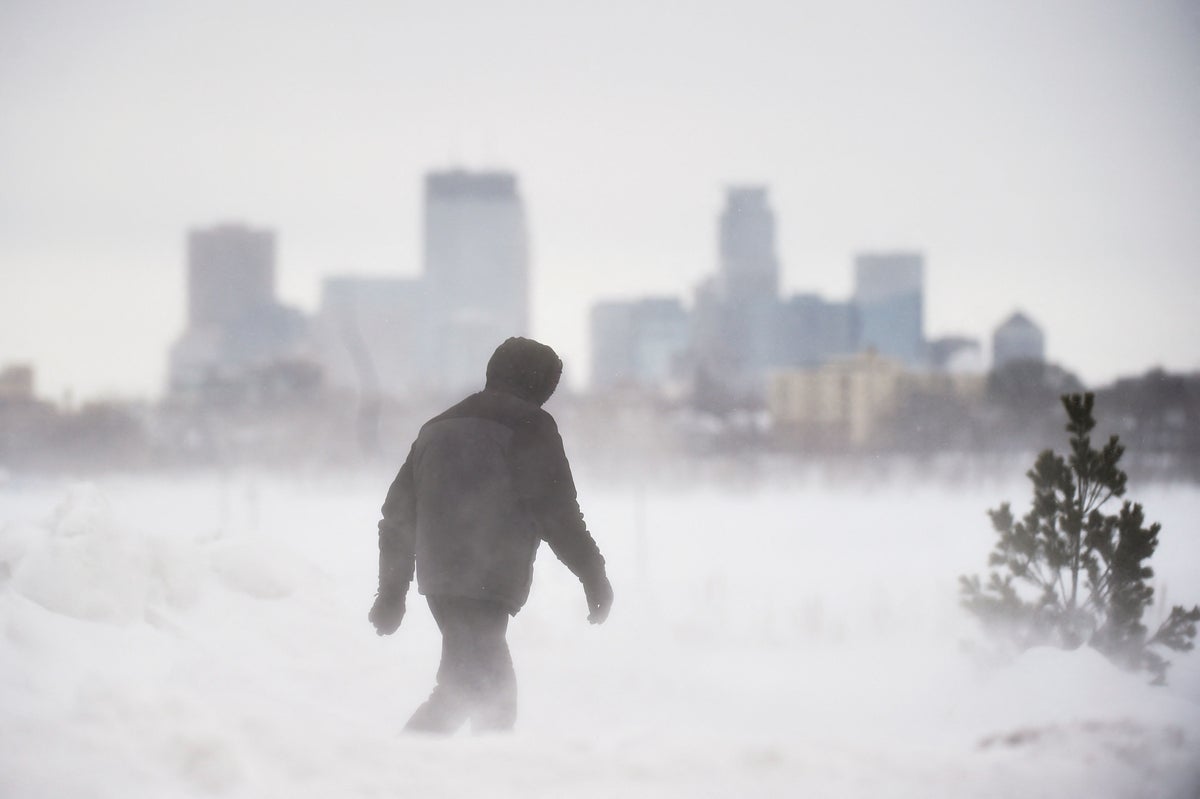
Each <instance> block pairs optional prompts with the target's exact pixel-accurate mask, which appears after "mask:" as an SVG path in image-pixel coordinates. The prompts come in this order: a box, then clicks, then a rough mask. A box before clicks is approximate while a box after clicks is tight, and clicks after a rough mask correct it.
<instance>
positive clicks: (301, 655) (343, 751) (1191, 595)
mask: <svg viewBox="0 0 1200 799" xmlns="http://www.w3.org/2000/svg"><path fill="white" fill-rule="evenodd" d="M389 477H390V475H389V474H380V475H378V476H377V477H376V478H374V479H368V478H362V477H358V478H343V479H332V478H329V477H324V478H315V477H309V478H304V479H290V480H284V479H282V478H277V477H275V478H272V477H265V476H254V475H247V474H242V475H234V476H227V477H223V478H219V477H211V478H203V477H192V478H188V479H179V480H165V479H164V480H147V479H132V478H124V479H122V478H112V479H103V480H100V481H97V482H96V483H92V484H76V485H70V484H66V483H61V484H60V483H48V482H40V483H21V482H18V481H15V480H13V481H10V482H9V483H8V484H7V485H3V486H0V796H3V797H21V798H23V799H36V798H37V797H47V798H49V797H53V798H54V799H61V798H62V797H120V798H121V799H131V798H133V797H156V798H157V797H188V796H210V795H220V796H233V797H256V798H257V797H289V798H290V797H322V799H324V798H326V797H371V796H380V797H382V796H388V797H395V796H412V797H439V796H446V797H456V796H488V797H504V796H514V797H522V799H527V798H528V797H542V796H544V797H615V796H621V797H630V796H633V797H637V796H644V797H669V796H679V797H760V796H787V797H793V796H830V797H834V796H837V797H842V796H850V797H853V796H864V797H879V796H888V797H892V796H913V797H938V796H946V797H968V796H969V797H988V796H997V797H1009V796H1011V797H1022V798H1023V799H1024V798H1027V797H1039V796H1046V797H1056V798H1058V797H1067V796H1099V797H1138V796H1144V797H1173V796H1177V797H1195V796H1198V795H1200V793H1198V792H1200V756H1198V754H1197V753H1200V712H1198V710H1200V659H1198V658H1197V657H1196V655H1195V654H1194V653H1193V654H1190V655H1187V656H1175V657H1174V658H1173V660H1174V661H1175V665H1174V667H1173V669H1172V671H1171V674H1170V680H1171V682H1170V685H1169V686H1168V687H1166V688H1153V687H1150V686H1148V685H1146V683H1145V679H1144V678H1143V677H1138V676H1134V675H1129V674H1126V673H1123V672H1120V671H1118V670H1116V669H1114V668H1113V667H1112V666H1110V665H1109V664H1108V663H1107V662H1106V661H1105V660H1104V659H1103V658H1101V657H1100V656H1099V655H1097V654H1096V653H1094V652H1092V651H1089V650H1081V651H1076V652H1060V651H1056V650H1034V651H1030V652H1027V653H1025V654H1024V655H1022V656H1021V657H1019V658H1017V659H1015V660H1011V661H1009V662H1005V663H999V664H997V663H995V662H990V661H987V660H985V659H983V658H982V657H981V656H980V655H979V653H978V651H977V650H975V649H972V647H971V645H970V644H971V642H973V641H975V640H976V633H975V630H974V627H973V625H972V623H971V620H970V619H969V618H967V617H966V616H965V615H964V614H963V612H962V611H960V610H959V608H958V605H957V576H958V575H959V574H961V573H964V572H979V571H982V569H983V567H984V564H985V562H986V555H987V551H988V549H989V548H990V546H991V541H992V534H991V532H990V528H989V526H988V523H987V519H986V517H985V515H984V510H985V509H986V508H989V507H994V506H995V505H997V504H998V503H999V502H1000V501H1001V500H1003V499H1011V500H1013V501H1014V505H1015V507H1017V508H1023V507H1024V506H1025V503H1026V501H1027V488H1026V486H1025V485H1024V484H1023V483H1022V482H1021V481H1019V480H1015V481H1014V482H1013V483H1012V484H1010V485H1005V486H996V485H990V486H976V487H956V488H954V489H949V488H945V487H931V486H926V485H922V483H921V482H919V481H917V480H915V479H909V480H900V481H894V482H891V483H889V484H888V485H884V486H878V487H875V488H873V489H870V490H868V489H867V488H865V487H864V485H862V484H859V485H852V486H841V487H838V486H831V485H827V484H824V483H823V482H821V481H820V480H819V479H810V480H808V481H800V482H797V483H795V484H789V483H787V482H786V481H781V482H779V483H776V484H773V485H772V486H771V487H769V488H762V489H759V490H737V491H734V490H719V489H715V488H712V487H694V488H675V489H664V488H653V487H649V488H644V489H636V490H635V489H634V488H604V487H600V486H594V485H589V484H588V481H586V480H585V479H581V480H580V485H581V495H582V496H581V499H582V501H583V505H584V511H585V513H586V514H587V517H588V520H589V523H590V526H591V528H592V529H593V531H594V532H595V535H596V537H597V539H598V540H599V542H600V544H601V547H602V549H603V550H604V551H605V554H606V555H607V557H608V560H609V564H610V574H611V576H612V578H613V583H614V586H615V588H616V592H617V600H616V604H615V606H614V610H613V614H612V617H611V619H610V620H609V623H608V624H607V625H605V626H603V627H592V626H589V625H588V624H587V623H586V622H585V620H584V616H585V608H584V604H583V597H582V591H580V589H579V587H578V584H577V583H576V582H575V581H574V579H573V578H572V577H571V576H570V575H569V573H567V571H566V570H565V569H564V568H563V567H562V566H561V565H559V564H558V563H557V562H555V561H554V559H553V556H552V555H550V554H549V553H548V551H546V550H543V553H542V555H541V556H540V557H539V561H538V565H537V570H536V572H537V573H536V576H535V581H534V591H533V596H532V598H531V600H530V604H529V605H528V606H527V608H526V609H525V610H524V611H523V612H522V613H521V614H520V616H518V617H517V618H516V620H515V621H514V622H513V624H512V626H511V628H510V630H511V632H510V636H509V638H510V643H511V646H512V650H513V656H514V660H515V662H516V667H517V673H518V678H519V681H520V693H521V718H520V721H519V722H518V730H517V732H516V733H514V734H512V735H507V736H491V737H488V736H484V737H471V736H470V735H467V734H463V735H460V736H458V737H456V738H453V739H450V740H437V739H427V738H421V737H413V736H405V735H402V734H401V733H400V728H401V727H402V725H403V723H404V721H405V719H406V718H407V715H408V713H409V712H410V711H411V710H412V709H413V708H414V707H415V706H416V705H417V704H418V703H419V702H420V701H421V700H422V699H423V698H424V696H425V694H426V692H427V691H428V690H429V688H430V687H431V685H432V681H433V674H434V671H435V669H436V665H437V656H438V639H437V634H436V629H435V628H434V625H433V623H432V620H431V618H430V616H429V612H428V609H427V608H426V607H425V605H424V603H423V602H422V601H421V600H420V599H419V598H418V597H416V596H415V594H414V595H413V596H410V602H409V615H408V617H407V618H406V619H405V622H404V625H403V626H402V627H401V629H400V631H399V632H398V633H397V634H396V635H395V636H393V637H391V638H378V637H377V636H376V635H375V634H374V631H373V630H372V629H371V628H370V626H369V625H368V623H367V620H366V612H367V609H368V607H369V605H370V602H371V598H372V594H373V591H374V581H375V574H374V572H375V567H376V560H375V545H376V544H375V521H376V515H377V512H378V507H379V504H380V503H381V501H382V498H383V494H384V492H385V490H386V488H387V482H388V479H389ZM1131 489H1132V491H1131V493H1132V495H1133V498H1135V499H1137V500H1139V501H1142V502H1143V503H1144V504H1145V505H1146V507H1147V510H1148V517H1149V518H1150V519H1152V520H1157V521H1161V522H1162V523H1163V527H1164V529H1163V533H1162V544H1161V547H1160V550H1159V553H1158V555H1157V556H1156V557H1155V559H1154V562H1155V565H1156V568H1157V577H1156V584H1157V587H1158V589H1159V593H1160V595H1161V594H1163V593H1165V594H1166V595H1167V596H1166V599H1167V600H1168V601H1171V602H1181V603H1187V604H1189V605H1190V604H1192V603H1194V602H1200V579H1198V578H1200V531H1198V530H1197V525H1196V521H1195V520H1196V519H1197V518H1200V489H1196V488H1183V487H1178V488H1170V487H1139V486H1132V487H1131ZM1161 612H1163V609H1162V608H1161V607H1156V608H1155V609H1154V611H1153V614H1159V613H1161Z"/></svg>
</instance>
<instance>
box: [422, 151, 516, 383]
mask: <svg viewBox="0 0 1200 799" xmlns="http://www.w3.org/2000/svg"><path fill="white" fill-rule="evenodd" d="M423 242H424V251H423V265H424V280H425V284H426V285H425V298H426V301H427V302H428V304H429V337H428V339H427V341H426V344H427V346H428V347H429V348H430V355H431V358H430V361H429V364H430V366H431V367H432V369H433V372H432V374H431V379H432V382H433V383H434V385H435V386H436V388H437V389H439V390H440V391H443V392H445V393H461V392H462V391H466V390H478V389H480V388H482V387H483V374H484V369H485V367H486V365H487V361H488V358H489V357H491V354H492V352H493V351H494V350H495V348H496V346H497V345H498V344H499V343H500V342H502V341H504V339H506V338H508V337H509V336H524V335H527V334H528V332H529V245H528V234H527V231H526V218H525V207H524V203H523V202H522V200H521V196H520V193H519V191H518V187H517V178H516V176H515V175H513V174H512V173H509V172H467V171H463V170H451V171H445V172H431V173H429V174H428V175H426V177H425V202H424V239H423Z"/></svg>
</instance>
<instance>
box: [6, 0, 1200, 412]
mask: <svg viewBox="0 0 1200 799" xmlns="http://www.w3.org/2000/svg"><path fill="white" fill-rule="evenodd" d="M0 16H2V18H3V19H2V22H3V24H0V90H2V91H3V92H4V94H5V97H6V104H7V106H8V107H9V109H10V113H8V114H6V116H5V119H4V120H3V121H2V122H0V171H2V172H3V174H5V175H6V192H5V195H4V197H3V207H2V209H0V210H2V211H3V212H2V213H0V363H9V362H17V361H30V362H33V363H34V364H35V365H36V366H37V367H38V383H39V388H40V390H41V392H42V393H43V394H44V395H47V396H50V397H52V398H58V397H59V396H61V393H62V391H63V389H64V388H65V387H67V386H71V387H73V389H74V395H75V396H76V398H88V397H93V396H96V395H100V394H117V395H126V396H129V395H146V396H153V395H157V394H159V393H160V392H161V389H162V386H163V384H164V382H165V379H164V378H165V357H164V353H165V351H166V348H167V346H168V344H169V342H170V341H171V340H173V339H174V338H175V337H176V336H178V335H179V334H180V333H181V332H182V331H183V329H184V327H185V305H184V303H185V291H184V283H185V274H184V271H185V265H184V263H185V259H184V252H183V246H182V245H181V239H182V235H183V232H184V231H185V230H186V229H187V228H189V227H193V226H207V225H211V224H214V223H219V222H221V221H225V220H230V219H236V220H242V221H245V222H246V223H249V224H251V225H254V226H256V227H267V228H269V229H271V230H274V231H276V233H277V234H278V237H279V241H278V245H279V259H278V266H279V274H278V276H277V279H278V288H279V292H278V293H279V296H280V300H281V301H282V302H284V303H286V304H288V305H292V306H299V307H301V308H303V309H304V310H305V311H306V312H309V313H311V312H313V311H315V309H316V307H317V301H318V295H319V290H320V283H321V279H322V278H323V277H325V276H330V275H336V274H363V275H380V276H384V275H390V276H395V277H404V276H410V277H411V276H414V275H415V274H417V273H418V272H419V269H420V264H421V258H420V217H419V207H420V192H421V188H420V177H421V176H422V175H423V174H424V173H425V172H427V171H431V170H435V169H439V168H443V167H446V166H450V167H453V166H456V165H461V166H465V167H468V168H471V169H480V168H488V167H500V168H504V169H509V170H511V171H513V172H514V173H515V174H517V175H518V176H519V178H520V181H521V185H522V196H523V199H524V201H525V204H526V208H527V212H528V217H529V222H528V225H529V238H530V248H531V280H532V297H531V306H532V316H533V318H532V329H531V333H532V334H533V335H534V336H535V337H539V338H542V339H544V340H546V341H548V342H549V343H551V344H553V345H554V346H555V347H556V349H559V351H560V352H562V354H563V356H564V359H565V360H566V361H567V370H568V376H569V378H570V379H572V380H573V381H574V382H575V383H577V384H578V383H581V382H582V381H583V379H584V377H585V376H586V374H587V371H588V369H587V357H586V351H587V333H586V331H587V319H588V313H587V310H588V308H589V307H590V306H591V305H592V304H594V303H595V302H597V301H599V300H604V299H613V298H633V297H637V296H642V295H662V294H672V295H676V296H680V297H681V299H683V300H685V301H686V302H688V303H689V304H691V302H692V300H693V296H692V293H691V292H692V290H693V289H694V287H695V286H696V285H697V284H698V282H699V281H700V280H701V279H702V278H703V276H705V275H708V274H712V273H713V272H714V271H715V270H716V264H717V245H716V240H715V234H714V230H715V222H716V219H717V216H718V214H719V212H720V208H721V203H722V200H723V190H724V187H726V186H728V185H735V184H742V183H755V184H762V185H766V186H768V187H769V189H770V192H771V200H772V206H773V209H774V211H775V214H776V217H777V222H778V225H777V227H778V231H777V235H778V254H779V260H780V265H781V283H782V287H781V288H782V290H783V292H784V293H787V294H791V293H794V292H805V293H816V294H819V295H821V296H824V297H829V298H834V299H838V300H841V299H846V298H848V297H849V296H850V294H851V288H852V287H851V277H852V275H851V272H852V270H851V264H852V261H853V258H854V256H855V255H856V254H857V253H859V252H867V251H879V250H916V251H920V252H922V253H924V255H925V270H926V273H925V283H926V287H927V296H926V333H927V335H928V336H930V337H938V336H944V335H947V334H970V335H972V336H976V337H979V338H981V339H986V338H987V337H988V336H989V334H990V332H991V329H992V328H993V327H994V326H995V325H997V324H998V323H999V322H1001V321H1002V320H1003V319H1005V318H1007V317H1008V315H1009V314H1011V313H1012V312H1013V311H1014V310H1017V309H1021V310H1024V311H1025V312H1027V313H1028V314H1029V315H1030V316H1031V317H1032V318H1034V319H1036V320H1037V321H1038V322H1039V324H1041V325H1042V326H1043V327H1044V329H1045V330H1046V331H1047V334H1048V335H1047V353H1046V354H1047V357H1048V358H1049V359H1050V360H1054V361H1058V362H1061V363H1062V364H1063V365H1064V366H1066V367H1067V368H1070V369H1072V370H1074V371H1077V372H1078V373H1079V374H1080V376H1081V377H1083V378H1084V379H1085V380H1086V381H1087V382H1089V383H1092V384H1097V383H1100V382H1103V381H1106V380H1110V379H1112V378H1113V377H1116V376H1118V375H1122V374H1133V373H1140V372H1143V371H1145V370H1146V369H1149V368H1150V367H1152V366H1154V365H1163V366H1166V367H1167V368H1169V369H1175V370H1193V369H1196V368H1200V353H1198V352H1197V350H1196V347H1195V345H1194V342H1195V341H1197V340H1200V321H1197V316H1198V315H1197V314H1195V313H1194V311H1193V310H1192V309H1191V308H1190V307H1189V305H1190V303H1189V300H1190V298H1191V297H1192V296H1194V295H1195V294H1196V293H1197V291H1198V290H1200V270H1197V269H1195V261H1196V258H1197V253H1200V229H1198V227H1200V226H1197V225H1196V224H1195V222H1194V220H1195V219H1196V218H1198V217H1200V158H1197V152H1196V150H1197V147H1196V142H1197V141H1200V97H1198V96H1197V93H1196V92H1195V91H1194V90H1193V89H1192V88H1191V87H1193V86H1194V85H1195V84H1196V80H1197V77H1198V76H1200V53H1197V48H1195V46H1194V41H1195V40H1196V38H1197V34H1198V30H1200V29H1198V28H1197V16H1196V11H1195V9H1194V8H1193V7H1189V6H1188V5H1186V4H1183V3H1164V4H1156V5H1155V6H1154V7H1142V6H1135V5H1133V4H1129V5H1121V4H1106V5H1105V7H1103V8H1101V7H1098V6H1097V5H1096V4H1093V3H1075V2H1069V3H1063V4H1055V5H1054V7H1053V8H1042V7H1040V6H1037V7H1035V6H1034V5H1032V4H1030V5H1029V6H1021V7H1013V6H1012V5H1011V4H990V5H982V6H977V7H973V8H972V9H965V8H962V7H959V6H957V5H956V4H938V3H906V4H887V6H886V7H885V6H882V5H880V4H866V5H863V6H856V5H853V4H850V5H846V4H840V5H838V6H827V5H822V4H815V3H794V4H782V3H765V2H764V3H752V4H749V5H748V6H739V7H738V8H737V9H734V8H732V7H729V6H724V5H720V4H704V3H702V4H699V5H693V6H688V7H684V6H682V5H679V4H672V3H666V4H661V5H659V4H654V5H652V6H651V7H645V6H642V5H638V6H634V5H632V4H629V5H626V4H622V3H617V4H614V5H610V6H607V7H605V9H603V10H601V9H598V8H587V7H583V6H573V5H572V4H564V6H562V7H556V8H554V9H545V8H542V7H538V8H535V7H533V6H532V5H528V6H527V5H523V4H520V3H518V4H517V5H516V6H514V7H512V8H509V9H506V10H505V11H504V12H503V13H502V12H501V11H500V10H498V9H491V8H489V7H487V6H482V5H474V4H466V3H451V4H449V5H448V6H447V7H446V8H444V9H442V10H440V11H438V10H423V11H421V12H411V13H410V12H406V11H401V10H397V9H393V8H390V7H388V6H385V5H378V6H374V5H365V6H362V7H359V8H358V9H356V10H355V11H354V12H352V13H348V12H342V11H337V10H334V9H333V8H331V7H324V8H323V7H320V6H318V5H315V4H301V5H300V6H296V5H294V4H286V5H285V4H275V3H264V4H261V5H256V6H255V8H254V9H253V10H249V11H245V10H243V11H236V10H235V7H234V6H233V5H232V4H223V3H219V2H218V3H215V4H211V5H208V4H206V6H205V8H204V9H203V10H201V9H195V8H191V9H189V8H186V7H182V6H181V7H168V6H157V5H153V6H152V5H150V4H144V3H140V2H116V3H113V4H106V5H105V7H104V8H103V9H100V8H87V7H79V6H70V5H67V4H62V3H56V2H47V3H38V4H33V3H22V2H17V3H13V4H7V5H6V6H5V9H4V11H2V12H0ZM232 19H237V21H238V24H237V25H236V26H233V25H229V24H228V21H229V20H232ZM215 55H219V57H214V56H215ZM50 65H53V68H50ZM114 353H115V354H116V356H117V357H113V356H114Z"/></svg>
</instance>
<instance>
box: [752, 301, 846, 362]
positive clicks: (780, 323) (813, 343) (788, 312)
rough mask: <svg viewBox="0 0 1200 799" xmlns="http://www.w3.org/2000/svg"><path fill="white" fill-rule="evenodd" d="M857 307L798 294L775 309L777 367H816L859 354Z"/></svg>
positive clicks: (774, 359) (775, 360)
mask: <svg viewBox="0 0 1200 799" xmlns="http://www.w3.org/2000/svg"><path fill="white" fill-rule="evenodd" d="M859 338H860V334H859V321H858V308H857V307H856V306H855V305H854V304H853V303H848V302H832V301H829V300H826V299H823V298H821V297H818V296H817V295H816V294H797V295H795V296H793V297H789V298H788V299H787V300H785V301H783V302H782V303H781V304H780V305H779V307H778V308H777V310H776V324H775V357H774V358H773V359H772V365H773V366H778V367H815V366H820V365H821V364H823V363H825V362H826V361H828V360H830V359H831V358H839V357H843V356H846V355H850V354H852V353H854V352H857V351H858V347H859V344H858V342H859Z"/></svg>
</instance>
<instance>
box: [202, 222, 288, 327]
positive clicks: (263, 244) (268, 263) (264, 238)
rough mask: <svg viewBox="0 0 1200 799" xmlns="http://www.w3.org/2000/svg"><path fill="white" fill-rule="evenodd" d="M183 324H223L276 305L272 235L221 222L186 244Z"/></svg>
mask: <svg viewBox="0 0 1200 799" xmlns="http://www.w3.org/2000/svg"><path fill="white" fill-rule="evenodd" d="M187 279H188V326H189V327H191V328H200V327H204V326H206V325H224V324H229V323H232V322H237V321H238V320H240V319H242V318H243V317H245V316H246V315H247V314H248V313H250V312H251V311H253V310H254V309H256V308H261V307H263V306H266V305H270V304H272V303H274V302H275V234H274V233H273V232H272V231H270V230H257V229H255V228H251V227H248V226H246V225H239V224H226V225H217V226H216V227H212V228H208V229H206V230H192V231H190V232H189V233H188V240H187Z"/></svg>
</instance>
